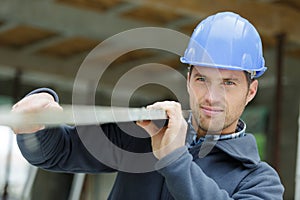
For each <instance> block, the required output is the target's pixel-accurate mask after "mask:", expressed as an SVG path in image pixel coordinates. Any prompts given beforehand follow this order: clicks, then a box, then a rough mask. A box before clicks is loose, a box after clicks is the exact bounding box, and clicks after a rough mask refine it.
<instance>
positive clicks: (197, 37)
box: [180, 12, 267, 78]
mask: <svg viewBox="0 0 300 200" xmlns="http://www.w3.org/2000/svg"><path fill="white" fill-rule="evenodd" d="M180 61H181V62H182V63H185V64H189V65H195V66H207V67H213V68H220V69H228V70H243V71H248V72H250V73H251V74H252V77H253V78H257V77H259V76H261V75H262V74H263V73H264V72H265V71H266V69H267V68H266V67H265V60H264V57H263V52H262V42H261V39H260V36H259V34H258V32H257V30H256V29H255V27H254V26H253V25H252V24H251V23H250V22H249V21H248V20H246V19H244V18H242V17H241V16H239V15H237V14H235V13H232V12H221V13H218V14H215V15H212V16H209V17H208V18H206V19H205V20H203V21H202V22H201V23H200V24H199V25H198V26H197V27H196V28H195V30H194V32H193V34H192V36H191V39H190V42H189V44H188V47H187V49H186V50H185V53H184V56H183V57H181V58H180Z"/></svg>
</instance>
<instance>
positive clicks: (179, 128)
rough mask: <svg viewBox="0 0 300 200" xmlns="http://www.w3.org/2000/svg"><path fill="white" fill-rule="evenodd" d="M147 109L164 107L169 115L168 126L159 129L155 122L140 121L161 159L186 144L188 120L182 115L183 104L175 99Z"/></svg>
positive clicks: (154, 150) (154, 151) (158, 103)
mask: <svg viewBox="0 0 300 200" xmlns="http://www.w3.org/2000/svg"><path fill="white" fill-rule="evenodd" d="M147 109H162V110H165V111H166V114H167V116H168V118H169V119H168V124H167V126H165V127H163V128H161V129H159V128H158V127H157V126H156V125H155V124H154V123H153V122H149V121H146V122H144V121H143V122H138V123H137V124H138V125H139V126H141V127H142V128H144V129H145V130H146V131H147V132H148V133H149V134H150V135H151V141H152V150H153V153H154V155H155V156H156V157H157V158H158V159H161V158H162V157H164V156H166V155H168V154H169V153H171V152H173V151H174V150H175V149H177V148H179V147H182V146H184V145H185V137H186V131H187V122H186V121H185V119H184V118H183V116H182V110H181V105H180V104H179V103H177V102H174V101H164V102H157V103H154V104H153V105H150V106H147Z"/></svg>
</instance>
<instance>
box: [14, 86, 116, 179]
mask: <svg viewBox="0 0 300 200" xmlns="http://www.w3.org/2000/svg"><path fill="white" fill-rule="evenodd" d="M57 101H58V97H57V95H56V93H55V92H54V91H52V90H50V89H47V88H45V89H44V88H43V89H38V90H35V91H33V92H31V93H29V95H27V96H26V97H25V98H24V99H22V100H21V101H19V102H18V103H17V104H15V105H14V106H13V109H12V112H35V111H40V110H43V109H44V108H47V109H48V108H53V109H61V107H60V106H59V105H58V102H57ZM93 127H95V126H90V127H82V128H86V129H87V130H93ZM106 130H107V132H109V130H110V129H109V128H106ZM14 131H15V133H16V134H17V142H18V145H19V148H20V150H21V152H22V154H23V155H24V157H25V158H26V159H27V160H28V161H29V162H30V163H32V164H33V165H36V166H38V167H42V168H44V169H48V170H53V171H64V172H90V173H94V172H100V171H101V172H102V171H113V169H111V168H109V167H107V166H105V165H104V164H101V163H100V162H99V161H98V160H97V159H96V158H94V157H93V156H92V155H91V154H90V152H89V151H88V150H87V149H86V148H85V146H84V144H83V143H82V141H81V138H80V137H79V135H78V133H77V129H76V128H75V127H69V126H61V127H57V128H48V129H45V127H44V126H43V125H38V126H34V127H32V126H27V127H18V128H14ZM111 137H113V134H112V136H111Z"/></svg>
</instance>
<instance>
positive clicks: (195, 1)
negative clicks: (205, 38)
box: [126, 0, 300, 44]
mask: <svg viewBox="0 0 300 200" xmlns="http://www.w3.org/2000/svg"><path fill="white" fill-rule="evenodd" d="M126 1H128V2H131V3H136V4H139V5H148V6H152V7H160V8H164V9H167V10H173V11H176V12H178V13H181V14H186V15H191V16H196V17H199V18H200V19H202V18H204V17H207V16H208V15H211V14H214V13H216V12H219V11H234V12H237V13H239V14H240V15H241V16H243V17H245V18H247V19H248V20H249V21H250V22H251V23H253V24H254V25H255V26H256V27H257V29H258V31H259V32H260V33H261V34H266V35H269V36H274V35H277V34H278V33H286V34H287V36H288V40H289V41H291V42H296V43H298V44H300V26H299V20H300V12H299V11H298V10H297V9H294V8H293V7H289V6H286V5H284V4H280V3H276V4H275V3H267V2H258V1H252V0H243V1H236V0H223V1H219V0H189V1H181V0H164V1H161V0H139V1H136V0H126Z"/></svg>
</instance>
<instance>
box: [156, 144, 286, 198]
mask: <svg viewBox="0 0 300 200" xmlns="http://www.w3.org/2000/svg"><path fill="white" fill-rule="evenodd" d="M259 165H260V167H257V168H256V169H255V170H254V171H252V172H251V173H250V174H249V175H248V176H246V177H245V178H244V180H243V181H241V182H240V184H239V187H238V188H237V189H236V192H235V193H234V194H233V195H232V197H230V196H229V194H228V193H227V191H225V190H223V189H220V188H219V186H218V184H217V183H216V182H215V181H214V180H213V179H211V178H210V177H208V176H207V175H206V174H205V173H204V172H203V171H202V169H201V168H200V167H199V166H198V165H197V164H196V163H195V162H193V158H192V156H191V155H190V154H189V152H188V151H187V149H186V147H182V148H179V149H177V150H176V151H174V152H172V153H171V154H169V155H167V156H166V157H164V158H163V159H161V160H159V161H158V162H157V164H156V169H157V170H158V172H159V173H160V174H162V175H163V176H164V177H165V179H166V183H167V186H168V188H169V191H170V193H171V194H172V195H173V197H174V198H175V199H195V198H197V199H260V200H266V199H270V200H271V199H272V200H273V199H282V198H283V187H282V185H281V183H280V180H279V178H278V175H277V173H276V172H275V171H274V170H273V169H272V168H270V167H269V166H268V165H266V164H265V163H261V164H259ZM228 184H230V183H228Z"/></svg>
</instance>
